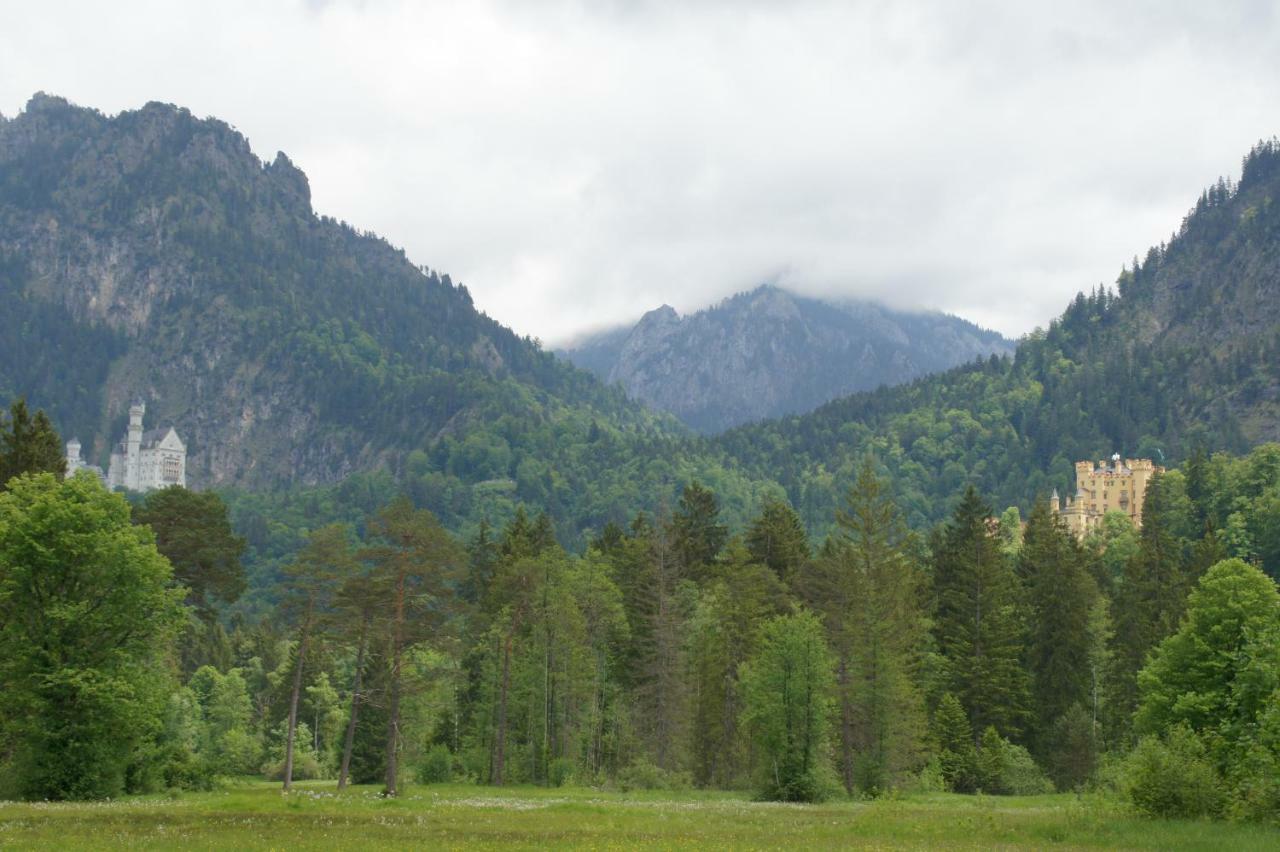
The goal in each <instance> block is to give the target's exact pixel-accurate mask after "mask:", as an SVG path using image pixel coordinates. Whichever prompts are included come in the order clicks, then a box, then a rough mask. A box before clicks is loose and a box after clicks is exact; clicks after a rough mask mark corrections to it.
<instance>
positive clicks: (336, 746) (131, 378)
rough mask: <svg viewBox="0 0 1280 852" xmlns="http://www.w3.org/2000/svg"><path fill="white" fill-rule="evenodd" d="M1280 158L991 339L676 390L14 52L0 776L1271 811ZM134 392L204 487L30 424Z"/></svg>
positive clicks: (189, 126) (115, 407) (84, 434)
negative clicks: (882, 370) (172, 485)
mask: <svg viewBox="0 0 1280 852" xmlns="http://www.w3.org/2000/svg"><path fill="white" fill-rule="evenodd" d="M1277 189H1280V143H1277V142H1276V141H1274V140H1273V141H1271V142H1264V143H1262V144H1260V145H1258V146H1257V147H1256V148H1255V149H1254V150H1253V151H1252V152H1250V154H1249V155H1248V156H1247V157H1246V158H1245V160H1244V164H1243V170H1242V172H1241V176H1240V180H1239V181H1238V182H1235V183H1233V182H1228V181H1225V180H1224V181H1220V182H1219V183H1218V184H1216V185H1215V186H1214V187H1212V188H1211V189H1210V190H1208V191H1206V192H1205V193H1204V195H1203V196H1202V197H1201V199H1200V200H1199V201H1198V203H1197V204H1196V205H1195V207H1194V209H1193V210H1192V211H1191V212H1190V213H1189V214H1188V216H1187V218H1186V219H1185V221H1184V222H1183V223H1182V225H1181V227H1180V228H1179V230H1178V231H1177V233H1175V234H1174V235H1173V236H1172V238H1171V239H1170V241H1169V242H1168V243H1167V244H1165V245H1162V246H1159V247H1156V248H1154V249H1152V250H1151V251H1149V252H1148V253H1147V254H1146V256H1145V257H1143V258H1141V259H1138V258H1135V259H1134V260H1133V261H1132V263H1131V264H1127V265H1126V266H1125V268H1124V270H1123V272H1122V273H1121V275H1120V276H1119V278H1118V280H1117V282H1116V284H1115V287H1114V288H1108V287H1097V288H1095V289H1094V290H1092V291H1091V292H1090V293H1087V294H1081V295H1080V296H1079V297H1077V298H1076V299H1075V300H1074V301H1073V302H1072V303H1071V304H1070V305H1069V306H1068V307H1067V309H1066V311H1065V312H1064V313H1063V314H1062V316H1061V317H1059V318H1057V319H1055V320H1054V321H1053V322H1051V323H1050V324H1049V325H1048V327H1047V328H1046V329H1042V330H1037V331H1035V332H1033V333H1032V334H1030V335H1028V336H1027V337H1026V338H1024V339H1023V340H1022V341H1021V342H1020V343H1019V345H1018V347H1017V350H1016V352H1015V353H1014V354H1013V355H1012V356H1011V357H990V358H984V359H981V360H978V361H975V362H974V363H972V364H969V365H966V366H962V367H958V368H955V369H952V370H950V371H948V372H945V373H941V374H938V375H935V376H930V377H926V378H922V379H919V380H916V381H914V382H912V383H910V384H907V385H903V386H899V387H895V388H888V389H880V390H877V391H871V392H867V393H861V394H856V395H853V396H850V397H846V398H843V399H839V400H836V401H834V402H831V403H829V404H827V405H825V406H823V407H821V408H819V409H818V410H816V411H813V412H810V413H808V414H804V415H796V416H792V417H787V418H782V419H779V420H773V421H766V422H762V423H756V424H752V425H747V426H743V427H740V428H737V429H734V430H732V431H729V432H727V433H723V434H721V435H717V436H697V435H694V434H692V433H690V432H688V431H687V430H686V429H684V428H683V427H681V426H680V425H679V424H678V423H676V422H675V421H674V420H672V419H670V418H667V417H664V416H659V415H656V414H654V413H652V412H650V411H648V410H647V409H645V408H643V407H642V406H641V405H639V404H638V403H636V402H634V401H631V400H628V399H627V398H626V397H625V396H624V395H623V394H622V393H621V392H620V391H619V390H618V389H616V388H613V389H611V388H608V387H606V386H605V385H604V384H603V383H601V382H600V381H599V380H598V379H596V378H595V377H593V376H591V375H590V374H588V373H587V372H585V371H582V370H578V369H575V368H573V367H571V366H569V365H567V364H565V363H562V362H560V361H558V360H557V359H556V358H555V357H554V356H552V355H551V354H549V353H546V352H544V351H542V350H541V348H540V346H539V345H538V344H537V342H536V341H533V340H528V339H522V338H520V337H518V336H517V335H515V334H513V333H512V332H510V331H509V330H507V329H505V328H503V327H501V326H500V325H498V324H497V323H495V322H494V321H492V320H491V319H489V318H488V317H486V316H485V315H484V314H482V313H480V312H479V311H478V310H477V309H476V308H475V306H474V305H473V304H472V302H471V299H470V296H469V294H468V293H467V291H466V290H465V288H463V287H461V286H459V285H456V284H455V283H454V282H452V281H451V280H450V279H449V278H448V277H447V276H444V275H440V274H438V273H435V272H432V271H430V270H427V269H425V268H421V267H417V266H414V265H413V264H411V263H410V262H409V261H408V260H407V259H406V258H405V257H404V255H403V253H402V252H399V251H398V250H396V249H394V248H393V247H391V246H389V245H388V244H387V243H386V242H385V241H382V240H380V239H378V238H376V237H374V236H373V235H369V234H362V233H359V232H357V231H356V230H355V229H353V228H351V227H350V226H348V225H346V224H344V223H340V222H337V221H334V220H332V219H328V218H325V217H320V216H317V215H315V213H314V212H313V211H312V210H311V206H310V195H309V189H308V185H307V182H306V178H305V176H304V175H303V174H302V173H301V172H300V171H299V170H298V169H297V168H296V167H294V166H293V164H292V163H291V162H290V161H289V160H288V159H287V158H286V157H285V156H284V155H283V154H281V155H279V156H277V157H276V158H275V159H274V160H273V161H271V162H269V163H263V162H261V161H259V160H258V159H257V158H256V157H255V156H254V155H253V154H252V152H251V151H250V149H249V146H248V141H247V140H246V139H245V138H244V137H243V136H241V135H240V134H239V133H237V132H235V131H234V130H233V129H231V128H230V127H229V126H227V125H225V124H223V123H221V122H218V121H215V120H211V119H206V120H200V119H196V118H194V117H192V116H191V115H190V114H189V113H187V112H186V111H184V110H180V109H178V108H176V107H171V106H165V105H160V104H151V105H148V106H147V107H144V108H143V109H141V110H138V111H136V112H126V113H122V114H120V115H119V116H115V117H111V118H108V117H105V116H103V115H101V114H99V113H97V112H94V111H91V110H86V109H81V108H78V107H74V106H71V105H69V104H67V103H66V102H65V101H62V100H60V99H57V98H51V97H48V96H37V97H36V98H34V99H33V100H32V102H31V103H30V104H29V105H28V107H27V109H26V111H25V112H24V113H23V114H21V115H20V116H18V117H17V118H14V119H11V120H5V121H3V122H0V354H3V355H6V356H7V357H4V358H0V393H4V394H7V395H8V397H9V398H15V399H19V401H18V402H15V403H14V404H13V406H12V407H11V408H10V411H9V412H8V413H7V414H5V415H3V416H2V417H0V683H2V684H3V687H4V688H3V689H2V690H0V796H5V795H14V796H23V797H27V798H36V799H41V798H51V799H57V798H98V797H106V796H115V795H118V794H120V793H121V792H122V791H138V790H154V789H160V788H166V787H168V788H175V789H181V788H200V787H208V786H210V785H214V784H216V783H218V779H220V778H224V777H228V776H235V775H243V774H253V775H265V776H268V777H271V778H276V779H279V780H280V781H281V783H282V784H283V785H284V786H285V787H286V788H288V786H289V785H290V784H291V783H292V781H293V780H294V779H301V778H308V777H312V778H333V779H334V780H335V781H336V782H337V783H338V784H340V785H342V784H346V783H348V782H350V783H378V784H380V785H381V786H382V788H383V789H384V791H385V792H386V793H387V794H388V795H395V794H397V793H398V792H399V790H400V789H401V788H402V786H403V785H404V784H406V783H413V782H415V781H420V782H431V781H435V780H442V779H453V780H465V781H470V782H475V783H479V784H510V783H535V784H543V785H557V784H564V783H569V782H575V783H583V784H595V785H613V786H617V787H620V788H623V789H632V788H636V787H661V786H698V787H705V788H733V789H751V790H754V791H756V793H758V794H759V795H761V796H764V797H767V798H771V799H783V800H805V801H808V800H817V799H821V798H824V797H829V796H839V795H853V796H876V795H881V794H885V793H889V792H892V791H895V790H906V789H922V790H944V789H946V790H952V791H957V792H974V791H982V792H984V793H996V794H998V793H1029V792H1037V791H1044V790H1051V789H1055V788H1056V789H1060V790H1072V789H1082V788H1086V787H1089V788H1095V789H1106V790H1113V791H1116V792H1118V793H1120V794H1122V795H1124V796H1127V797H1128V799H1129V800H1130V801H1131V802H1132V803H1133V805H1134V806H1135V807H1137V808H1138V809H1140V810H1143V811H1145V812H1148V813H1155V814H1166V815H1213V816H1226V817H1234V818H1241V819H1256V820H1271V821H1274V820H1276V819H1277V813H1278V811H1280V787H1277V785H1276V780H1275V779H1276V778H1278V777H1280V716H1278V715H1277V709H1276V708H1277V707H1280V659H1278V658H1277V657H1276V649H1277V648H1280V599H1278V598H1277V592H1276V579H1277V577H1280V445H1277V444H1274V443H1267V442H1268V441H1274V440H1276V439H1277V438H1280V433H1277V427H1276V424H1277V423H1278V422H1280V418H1277V413H1278V412H1277V399H1278V394H1280V376H1278V375H1277V369H1280V368H1278V367H1277V365H1278V364H1280V314H1278V310H1280V308H1278V306H1280V292H1277V282H1278V281H1280V210H1278V209H1277V207H1276V205H1275V204H1274V203H1273V198H1274V196H1275V195H1276V193H1277ZM6 347H7V348H6ZM135 396H144V397H146V398H147V400H148V402H149V406H148V411H152V412H154V413H155V414H157V415H159V416H160V417H161V418H163V419H164V420H167V421H172V422H173V423H175V424H176V425H177V426H178V428H179V430H180V431H181V432H182V434H183V436H184V438H186V439H187V440H188V443H189V447H190V449H191V455H190V464H191V467H190V470H191V475H192V483H193V485H196V486H199V487H198V488H197V489H196V490H192V491H187V490H185V489H167V490H164V491H158V492H152V493H150V494H147V495H127V496H126V495H122V494H112V493H110V492H108V491H107V490H105V489H104V488H103V487H102V485H101V484H100V482H98V481H97V480H96V479H95V478H94V477H93V476H92V475H88V474H82V475H78V476H75V477H72V478H69V479H66V478H64V477H63V475H62V474H63V462H62V456H61V438H60V436H59V432H60V433H61V435H62V437H70V436H72V435H75V436H76V437H79V438H81V439H82V440H83V441H84V443H85V444H86V446H87V447H88V448H89V453H90V461H91V462H92V461H100V460H101V456H102V453H103V452H104V451H105V449H106V447H107V446H108V442H109V441H110V440H111V439H112V438H113V437H114V436H115V435H116V434H117V433H118V431H119V430H120V428H121V425H122V417H123V411H124V406H126V405H127V404H128V401H129V400H130V399H132V398H133V397H135ZM21 397H26V402H23V401H21V400H20V398H21ZM28 403H29V407H28ZM32 411H35V412H36V413H34V414H33V413H31V412H32ZM1112 452H1122V453H1124V454H1125V455H1126V456H1130V457H1133V456H1147V457H1152V458H1154V459H1156V460H1157V461H1158V462H1161V463H1163V464H1164V465H1166V466H1168V467H1169V468H1170V471H1169V472H1168V473H1166V474H1164V475H1162V476H1160V477H1158V478H1157V479H1156V480H1155V481H1154V482H1153V483H1152V484H1151V486H1150V490H1149V493H1148V495H1147V502H1146V507H1145V515H1144V519H1143V523H1142V526H1141V528H1140V529H1138V528H1135V527H1134V526H1133V525H1132V524H1131V523H1130V522H1129V521H1128V519H1127V518H1125V517H1121V516H1109V517H1107V518H1106V519H1105V522H1104V523H1103V524H1101V526H1100V527H1099V528H1098V529H1097V530H1096V531H1094V532H1093V533H1091V534H1090V536H1089V537H1088V538H1086V539H1085V540H1084V541H1077V540H1076V539H1075V538H1074V537H1072V536H1071V535H1070V534H1069V533H1068V532H1067V531H1066V530H1064V529H1063V528H1062V527H1061V526H1060V525H1059V524H1058V523H1057V521H1056V519H1055V518H1054V516H1053V515H1052V513H1051V512H1050V511H1049V509H1048V504H1047V500H1046V495H1047V494H1048V493H1049V492H1050V491H1051V489H1053V488H1057V489H1059V490H1060V491H1064V492H1067V493H1071V489H1072V488H1073V487H1074V482H1073V481H1072V476H1073V470H1072V465H1073V463H1074V462H1076V461H1077V460H1080V459H1089V458H1094V459H1096V458H1102V457H1105V456H1107V455H1110V454H1111V453H1112ZM208 486H216V487H208ZM1024 519H1025V523H1024Z"/></svg>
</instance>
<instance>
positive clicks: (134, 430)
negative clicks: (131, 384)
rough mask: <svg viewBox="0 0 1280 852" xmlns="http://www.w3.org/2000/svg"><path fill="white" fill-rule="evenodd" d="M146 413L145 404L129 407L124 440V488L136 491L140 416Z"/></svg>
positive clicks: (137, 483)
mask: <svg viewBox="0 0 1280 852" xmlns="http://www.w3.org/2000/svg"><path fill="white" fill-rule="evenodd" d="M146 412H147V404H146V403H145V402H141V401H139V402H135V403H134V404H133V405H131V406H129V433H128V437H127V438H126V439H125V458H124V487H125V488H128V489H129V490H130V491H138V490H140V488H139V481H140V480H139V472H140V470H141V468H142V453H141V450H142V415H143V414H146Z"/></svg>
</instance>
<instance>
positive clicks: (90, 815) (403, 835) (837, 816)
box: [0, 781, 1280, 850]
mask: <svg viewBox="0 0 1280 852" xmlns="http://www.w3.org/2000/svg"><path fill="white" fill-rule="evenodd" d="M112 847H116V848H118V847H128V848H140V849H177V848H182V849H291V850H292V849H319V848H340V849H389V848H409V847H418V848H432V849H441V848H477V849H485V848H498V847H501V848H504V849H509V848H517V849H518V848H530V849H534V848H536V849H545V848H566V847H579V848H591V849H634V848H637V847H651V848H668V849H675V848H682V849H693V848H696V849H790V850H800V849H809V848H823V847H828V848H830V847H843V848H849V847H855V848H858V847H861V848H876V849H918V848H926V847H927V848H955V849H993V848H1002V849H1045V848H1057V849H1103V848H1122V849H1173V848H1177V849H1215V850H1216V849H1233V850H1248V849H1277V848H1280V832H1277V831H1275V830H1273V829H1268V828H1265V827H1261V826H1249V825H1238V824H1224V823H1208V822H1186V821H1174V820H1148V819H1143V818H1140V817H1136V816H1133V815H1130V814H1128V813H1126V812H1125V811H1124V810H1123V809H1122V808H1121V807H1120V806H1119V805H1118V804H1116V803H1114V802H1112V801H1110V800H1107V799H1102V798H1094V797H1077V796H1073V795H1057V796H1028V797H1008V798H1004V797H1002V798H994V797H980V796H955V795H948V794H932V795H918V796H909V797H905V798H900V799H889V800H880V801H875V802H847V801H841V802H833V803H829V804H824V805H782V804H772V803H766V802H752V801H749V800H748V799H746V798H745V797H743V796H740V795H734V794H726V793H702V792H688V793H664V792H636V793H629V794H627V793H617V792H604V791H599V790H589V789H580V788H575V789H552V790H549V789H545V788H535V787H519V788H507V789H492V788H484V787H474V786H458V785H440V786H418V787H413V788H410V789H409V790H408V791H407V792H406V793H405V795H404V796H403V797H401V798H400V799H395V800H385V799H382V798H380V797H378V795H377V788H374V787H357V788H354V789H352V790H349V791H347V792H346V793H344V794H342V795H341V796H339V795H337V794H336V793H335V792H334V790H333V785H332V783H320V782H316V783H304V784H300V785H298V786H297V787H295V789H294V792H293V793H291V794H289V795H287V796H286V795H283V794H281V792H280V789H279V786H278V785H276V784H267V783H265V782H253V781H246V782H238V783H236V784H234V785H229V786H228V787H227V788H226V789H224V790H220V791H216V792H212V793H189V794H183V795H178V796H172V797H170V796H145V797H137V798H129V799H123V800H120V801H113V802H101V803H87V804H73V803H66V804H55V803H18V802H0V848H35V849H40V848H56V849H77V848H85V849H89V848H92V849H102V848H112Z"/></svg>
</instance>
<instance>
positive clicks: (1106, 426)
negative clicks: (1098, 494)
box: [715, 140, 1280, 524]
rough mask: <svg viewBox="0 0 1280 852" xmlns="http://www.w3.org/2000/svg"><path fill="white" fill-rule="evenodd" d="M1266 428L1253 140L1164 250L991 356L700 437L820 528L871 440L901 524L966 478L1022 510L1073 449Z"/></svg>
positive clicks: (1167, 455)
mask: <svg viewBox="0 0 1280 852" xmlns="http://www.w3.org/2000/svg"><path fill="white" fill-rule="evenodd" d="M1277 439H1280V143H1277V142H1276V141H1275V140H1272V141H1271V142H1267V143H1263V144H1261V145H1259V146H1258V147H1256V148H1255V149H1254V150H1253V151H1252V152H1251V153H1250V154H1249V156H1248V157H1246V159H1245V161H1244V168H1243V172H1242V176H1241V179H1240V182H1239V184H1238V185H1234V186H1233V185H1231V184H1230V183H1228V182H1226V181H1220V182H1219V183H1218V184H1217V185H1216V186H1215V187H1213V188H1212V189H1210V190H1209V191H1207V192H1206V193H1205V194H1204V195H1203V196H1202V197H1201V198H1200V200H1199V202H1198V203H1197V204H1196V206H1195V208H1194V209H1193V210H1192V211H1191V213H1190V214H1188V216H1187V217H1186V219H1185V220H1184V221H1183V223H1182V226H1181V228H1180V229H1179V231H1178V232H1177V234H1175V236H1174V238H1173V239H1172V240H1171V242H1170V243H1169V244H1168V245H1165V246H1160V247H1157V248H1153V249H1152V250H1151V251H1149V252H1148V253H1147V255H1146V258H1145V259H1144V260H1142V261H1141V262H1139V261H1137V260H1135V261H1134V264H1133V267H1132V268H1131V269H1127V270H1126V271H1125V272H1124V273H1123V274H1122V275H1121V276H1120V279H1119V281H1118V282H1117V289H1116V291H1115V292H1110V291H1102V290H1099V291H1097V292H1094V293H1093V294H1091V295H1088V296H1086V295H1084V294H1081V295H1080V296H1078V297H1077V298H1076V299H1075V301H1074V302H1073V303H1072V304H1071V305H1070V306H1069V307H1068V308H1067V310H1066V312H1065V313H1064V314H1063V315H1062V317H1061V318H1059V319H1058V320H1055V321H1054V322H1052V323H1051V324H1050V325H1049V327H1048V329H1047V330H1043V331H1038V332H1036V333H1034V334H1032V335H1030V336H1028V337H1027V338H1026V339H1024V340H1023V341H1022V342H1021V343H1020V344H1019V346H1018V349H1017V352H1016V353H1015V355H1014V357H1013V358H1004V359H1000V358H991V359H989V360H988V361H986V362H984V363H981V364H974V365H969V366H965V367H960V368H957V369H954V370H951V371H949V372H947V373H943V374H940V375H937V376H932V377H928V378H924V379H920V380H917V381H915V382H912V383H911V384H909V385H904V386H901V387H898V388H891V389H881V390H878V391H874V392H871V393H865V394H858V395H854V396H851V397H848V398H845V399H841V400H837V401H835V402H832V403H829V404H828V405H826V406H824V407H822V408H820V409H818V410H817V411H815V412H813V413H811V414H809V415H805V416H800V417H790V418H784V419H781V420H776V421H772V422H768V423H763V424H758V425H754V426H747V427H743V428H740V429H737V430H734V431H732V432H729V433H727V434H725V435H723V436H721V437H719V438H717V439H716V442H715V443H716V446H718V447H720V448H722V449H724V450H725V451H726V452H727V453H728V454H729V456H730V459H731V460H732V461H733V462H734V463H736V465H737V466H739V467H741V468H742V469H744V470H745V471H746V472H747V473H748V474H750V473H752V472H756V473H759V472H762V471H768V472H769V473H770V475H771V476H773V477H776V478H778V479H779V480H780V481H781V482H782V483H783V484H784V486H785V487H786V488H787V490H788V491H789V493H790V494H791V496H792V499H793V500H794V501H795V502H796V503H797V504H798V505H799V506H800V507H801V508H802V511H803V513H804V515H805V518H806V520H807V521H808V522H809V523H811V524H814V523H824V519H826V518H829V517H830V513H831V511H832V510H833V508H834V501H835V499H836V498H837V495H838V494H839V492H840V489H841V488H842V487H844V486H846V485H847V484H848V483H849V482H851V481H852V474H853V470H854V466H855V465H856V464H857V462H858V460H859V459H860V458H861V457H862V456H863V454H865V453H866V452H873V453H875V454H876V455H877V457H878V458H880V459H881V460H882V461H883V463H884V464H885V465H886V466H887V467H888V469H889V470H890V472H891V473H892V474H893V476H894V480H895V486H896V488H897V489H898V490H899V492H900V494H901V496H902V498H903V500H904V502H905V503H906V504H907V505H908V507H909V509H910V512H911V516H912V519H913V521H914V522H915V523H917V524H922V523H925V522H928V521H932V520H936V519H938V518H939V517H940V516H941V515H942V514H943V513H944V512H945V511H946V508H947V502H948V500H949V498H951V497H952V496H954V495H955V494H956V493H957V492H958V490H959V489H960V488H962V487H963V486H964V484H965V483H967V482H973V483H975V484H976V485H977V486H978V487H979V488H980V489H981V490H982V491H983V492H985V493H986V494H988V495H990V496H991V497H992V498H993V499H994V500H995V501H996V503H997V505H1009V504H1015V505H1022V506H1023V507H1026V506H1027V504H1028V501H1029V500H1030V499H1032V498H1034V497H1035V496H1036V495H1037V494H1040V495H1043V494H1047V493H1048V492H1049V490H1050V489H1051V488H1053V487H1057V488H1059V489H1065V488H1067V487H1068V485H1069V484H1070V483H1071V477H1072V472H1071V463H1072V462H1073V461H1075V460H1076V459H1087V458H1103V457H1105V456H1109V455H1110V454H1111V453H1112V452H1121V453H1124V454H1126V455H1151V456H1154V457H1156V458H1161V457H1163V458H1164V459H1166V460H1167V461H1170V462H1175V461H1178V460H1179V459H1181V458H1184V457H1185V456H1186V454H1187V453H1188V452H1189V451H1190V450H1191V449H1192V448H1194V447H1195V446H1197V445H1202V446H1205V447H1207V448H1209V449H1214V448H1222V449H1228V450H1236V451H1240V450H1243V449H1245V448H1247V447H1249V446H1251V445H1254V444H1256V443H1259V442H1262V441H1273V440H1277Z"/></svg>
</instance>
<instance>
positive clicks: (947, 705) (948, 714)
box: [932, 692, 974, 793]
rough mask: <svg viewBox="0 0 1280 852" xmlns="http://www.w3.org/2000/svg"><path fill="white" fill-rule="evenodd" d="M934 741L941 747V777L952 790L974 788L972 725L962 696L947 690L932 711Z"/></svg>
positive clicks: (959, 791)
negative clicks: (962, 702) (961, 702)
mask: <svg viewBox="0 0 1280 852" xmlns="http://www.w3.org/2000/svg"><path fill="white" fill-rule="evenodd" d="M932 734H933V741H934V743H935V744H936V745H937V748H938V764H939V768H940V769H941V770H942V780H943V781H944V782H945V783H946V785H947V789H948V790H950V791H951V792H953V793H968V792H970V791H972V790H973V786H974V778H973V756H974V743H973V727H972V726H971V725H970V724H969V717H968V716H967V715H966V714H965V712H964V707H962V706H961V705H960V699H958V698H956V697H955V695H953V694H952V693H950V692H947V693H944V694H943V696H942V698H941V699H940V700H939V701H938V708H937V709H936V710H934V711H933V725H932Z"/></svg>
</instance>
